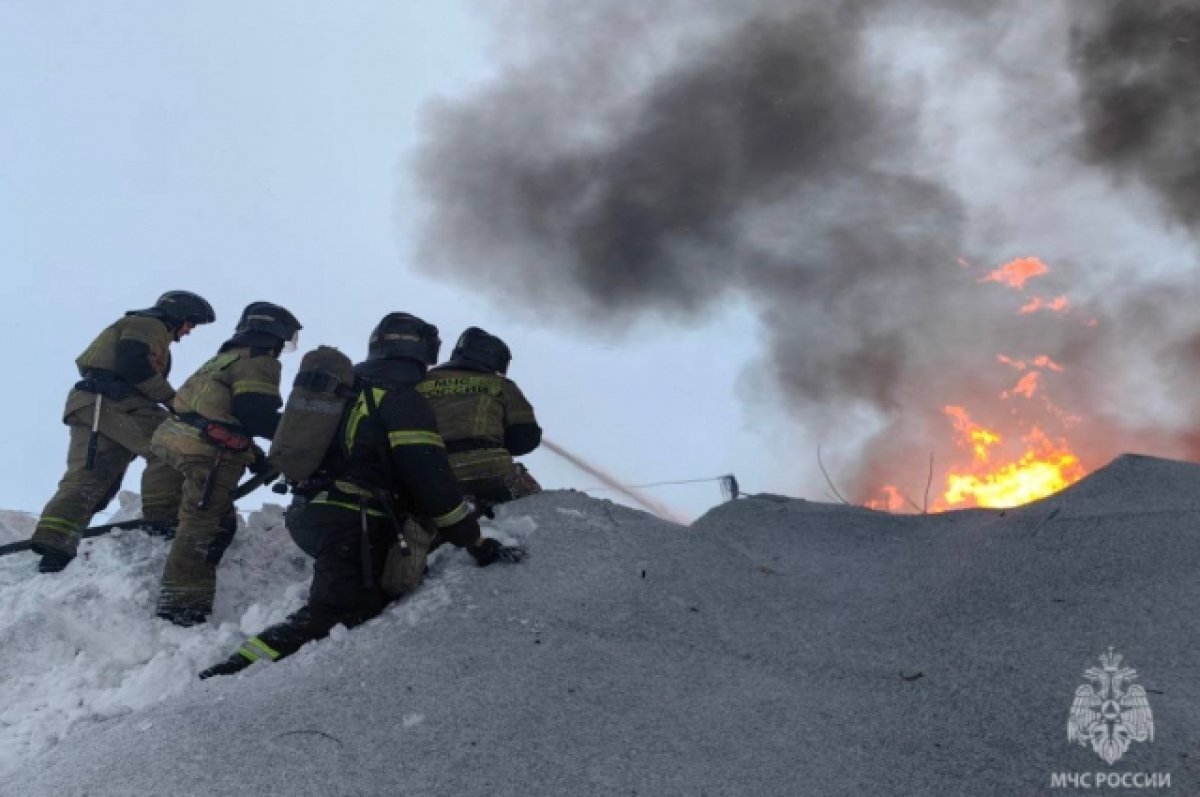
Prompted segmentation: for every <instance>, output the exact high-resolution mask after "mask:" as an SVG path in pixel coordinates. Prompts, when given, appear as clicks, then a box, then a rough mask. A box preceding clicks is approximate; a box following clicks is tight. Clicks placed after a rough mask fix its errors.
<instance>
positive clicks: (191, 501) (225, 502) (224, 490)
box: [154, 443, 245, 618]
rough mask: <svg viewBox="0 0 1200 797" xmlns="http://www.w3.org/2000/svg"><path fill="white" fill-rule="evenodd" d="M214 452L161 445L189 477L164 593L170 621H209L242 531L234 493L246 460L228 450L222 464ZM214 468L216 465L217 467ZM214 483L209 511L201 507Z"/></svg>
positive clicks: (162, 603)
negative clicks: (220, 570) (221, 574)
mask: <svg viewBox="0 0 1200 797" xmlns="http://www.w3.org/2000/svg"><path fill="white" fill-rule="evenodd" d="M208 448H209V449H210V451H209V453H206V454H191V453H188V454H185V453H180V452H178V451H175V450H173V449H171V448H168V447H166V446H163V445H159V444H157V443H156V444H155V446H154V451H155V453H156V454H158V455H159V456H160V457H161V458H162V459H163V460H165V461H166V462H167V463H168V464H170V465H171V466H172V467H173V468H175V469H176V470H177V471H178V472H179V473H180V474H182V477H183V500H182V501H181V502H180V504H179V530H178V531H177V532H176V533H175V539H174V540H173V541H172V542H171V551H170V553H168V554H167V563H166V566H165V567H164V568H163V576H162V586H161V587H160V589H159V594H158V612H159V614H162V615H164V616H187V617H193V618H199V617H206V616H208V615H209V614H210V613H211V612H212V604H213V597H214V596H215V594H216V591H217V564H218V563H220V561H221V556H222V555H224V553H225V549H226V548H228V547H229V544H230V542H232V541H233V535H234V533H235V532H236V531H237V515H236V514H235V513H234V508H233V491H234V490H235V489H237V486H238V480H239V479H241V477H242V471H243V470H244V469H245V464H244V461H243V460H244V456H243V455H242V454H240V453H238V452H235V451H224V452H222V455H221V460H220V462H219V463H216V455H217V451H218V449H217V447H216V446H212V445H210V446H208ZM214 463H216V465H215V467H214ZM210 474H211V478H212V488H211V493H210V495H209V497H208V504H207V508H204V509H201V508H200V501H201V498H202V497H203V496H204V485H205V481H206V480H207V479H209V478H210Z"/></svg>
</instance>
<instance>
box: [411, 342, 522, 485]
mask: <svg viewBox="0 0 1200 797" xmlns="http://www.w3.org/2000/svg"><path fill="white" fill-rule="evenodd" d="M511 360H512V354H511V352H510V351H509V348H508V346H507V345H506V344H505V343H504V341H502V340H501V339H500V338H498V337H496V336H495V335H490V334H488V333H487V332H485V331H484V330H482V329H480V328H479V327H470V328H469V329H467V330H466V331H465V332H463V333H462V335H461V336H460V337H459V339H458V344H457V345H456V346H455V348H454V351H453V352H451V354H450V360H449V361H448V362H446V363H444V364H443V365H439V366H437V367H436V368H433V369H431V370H430V371H429V374H428V375H427V376H426V377H425V379H424V380H422V382H421V384H420V385H418V386H417V390H418V391H419V392H420V393H421V395H423V396H425V398H426V399H428V400H429V404H430V406H432V407H433V411H434V413H435V414H436V416H437V424H438V430H439V431H440V432H441V435H442V438H443V439H444V440H445V441H446V451H447V452H448V453H449V455H450V467H451V468H452V469H453V470H454V475H455V477H456V478H457V479H458V483H459V486H460V487H461V488H462V491H463V493H465V494H466V495H468V496H470V497H471V498H473V499H475V500H476V502H477V503H479V504H480V505H481V506H484V507H486V506H488V505H490V504H498V503H502V502H504V501H509V500H512V499H514V498H521V497H522V496H526V495H532V494H533V493H539V492H541V490H542V488H541V486H539V485H538V483H537V481H536V480H535V479H534V478H533V476H531V475H530V474H529V471H527V470H526V469H525V466H524V465H521V464H519V463H516V462H514V461H513V457H519V456H521V455H522V454H528V453H529V452H530V451H533V450H534V449H535V448H537V447H538V445H539V444H540V443H541V442H542V429H541V427H540V426H538V423H537V419H536V418H535V417H534V414H533V407H532V406H531V405H530V403H529V401H528V400H527V399H526V398H525V395H524V394H523V393H522V392H521V389H520V388H518V387H517V385H516V383H515V382H513V381H512V380H511V379H508V378H507V377H506V376H505V374H507V373H508V364H509V362H511Z"/></svg>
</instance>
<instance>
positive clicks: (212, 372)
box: [151, 302, 301, 626]
mask: <svg viewBox="0 0 1200 797" xmlns="http://www.w3.org/2000/svg"><path fill="white" fill-rule="evenodd" d="M300 329H301V326H300V322H299V321H297V320H296V317H295V316H294V315H292V314H291V312H289V311H288V310H287V309H285V308H283V307H280V306H279V305H277V304H271V303H270V302H253V303H251V304H250V305H248V306H247V307H246V309H245V311H243V312H242V317H241V319H239V321H238V324H237V328H236V329H235V330H234V334H233V337H231V338H230V339H229V340H227V341H225V343H223V344H222V345H221V348H220V350H219V351H218V352H217V354H216V356H214V357H213V358H212V359H210V360H209V361H208V362H206V363H205V364H204V365H202V366H201V367H200V369H199V370H198V371H196V373H194V374H192V376H191V377H189V378H188V380H187V381H186V382H184V383H183V386H182V387H180V388H179V393H178V395H176V397H175V402H174V406H175V412H176V415H175V416H174V417H172V418H170V419H169V420H167V421H165V422H164V423H163V424H162V426H160V427H159V428H158V430H157V431H156V432H155V433H154V438H153V440H152V443H151V447H152V449H153V451H154V453H155V455H156V456H158V457H160V458H161V459H163V460H164V461H165V462H167V463H168V464H170V465H171V466H172V467H173V468H175V470H177V471H178V472H179V473H180V474H181V476H182V480H183V497H182V501H181V502H180V505H179V530H178V532H177V533H176V534H175V539H174V541H173V542H172V543H171V550H170V553H168V554H167V561H166V565H165V567H164V568H163V576H162V585H161V587H160V589H159V596H158V610H157V613H158V616H159V617H161V618H163V619H164V620H169V621H171V622H173V623H175V624H176V625H181V626H190V625H195V624H197V623H202V622H204V621H205V620H206V619H207V618H208V615H209V614H210V613H211V612H212V604H213V596H214V594H215V592H216V586H217V565H218V564H219V563H220V561H221V557H222V556H223V555H224V553H225V549H226V548H228V547H229V544H230V543H231V542H232V541H233V536H234V534H235V533H236V532H237V514H236V512H235V511H234V507H233V491H234V490H235V489H236V488H237V485H238V480H239V479H241V476H242V472H243V470H244V469H245V468H246V467H247V466H251V467H252V469H254V470H256V471H257V470H259V469H261V468H262V467H265V464H264V462H263V458H262V456H261V450H260V449H258V448H257V446H255V445H254V442H253V438H255V437H261V438H265V439H268V440H269V439H271V437H272V436H273V435H274V434H275V428H276V427H277V426H278V425H279V408H280V407H281V406H282V404H283V401H282V399H281V398H280V395H279V378H280V371H281V366H280V364H279V356H280V354H281V353H282V352H283V350H284V349H285V347H286V348H287V349H288V350H289V351H290V350H294V349H295V346H296V341H297V339H298V335H299V332H300Z"/></svg>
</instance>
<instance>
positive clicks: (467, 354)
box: [450, 327, 512, 374]
mask: <svg viewBox="0 0 1200 797" xmlns="http://www.w3.org/2000/svg"><path fill="white" fill-rule="evenodd" d="M456 360H457V361H460V362H462V361H466V362H469V363H474V364H475V365H481V366H483V367H484V368H487V369H488V370H489V371H495V372H496V373H498V374H505V373H508V364H509V363H510V362H512V352H511V351H509V350H508V346H507V345H506V344H505V343H504V341H502V340H500V338H498V337H496V336H495V335H492V334H489V333H488V332H487V331H486V330H483V329H480V328H479V327H467V329H466V331H465V332H463V333H462V334H461V335H459V336H458V343H456V344H454V351H452V352H451V353H450V362H454V361H456Z"/></svg>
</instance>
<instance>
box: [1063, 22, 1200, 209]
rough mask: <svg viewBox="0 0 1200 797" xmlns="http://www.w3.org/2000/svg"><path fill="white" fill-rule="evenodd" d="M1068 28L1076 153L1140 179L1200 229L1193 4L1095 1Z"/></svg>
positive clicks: (1199, 74) (1198, 49)
mask: <svg viewBox="0 0 1200 797" xmlns="http://www.w3.org/2000/svg"><path fill="white" fill-rule="evenodd" d="M1088 6H1089V7H1088V8H1087V9H1086V13H1085V15H1084V18H1083V19H1082V20H1081V21H1080V22H1079V23H1078V25H1077V26H1076V28H1075V30H1074V31H1073V36H1072V41H1071V51H1072V56H1073V58H1072V66H1073V68H1074V72H1075V74H1076V76H1077V77H1078V79H1079V82H1080V86H1081V98H1082V108H1083V119H1084V124H1085V127H1084V130H1083V135H1082V140H1081V142H1080V143H1081V147H1080V149H1081V152H1082V156H1083V157H1084V158H1085V159H1086V160H1087V161H1089V162H1092V163H1096V164H1100V165H1103V166H1104V167H1106V168H1108V169H1111V170H1112V171H1113V172H1114V173H1115V174H1117V175H1118V176H1121V177H1133V178H1136V179H1139V180H1142V181H1144V182H1145V183H1147V184H1148V185H1150V186H1151V187H1152V188H1153V189H1154V190H1155V191H1157V192H1158V193H1159V194H1160V195H1161V197H1162V199H1163V201H1164V202H1165V204H1166V205H1167V207H1168V208H1169V211H1170V212H1171V213H1173V214H1174V215H1175V216H1176V217H1178V219H1179V221H1181V222H1182V223H1183V224H1185V225H1187V226H1189V227H1192V228H1195V227H1196V225H1197V224H1200V6H1198V5H1197V3H1196V2H1195V0H1160V1H1159V2H1151V3H1145V2H1137V0H1102V1H1101V2H1096V3H1090V4H1088Z"/></svg>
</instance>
